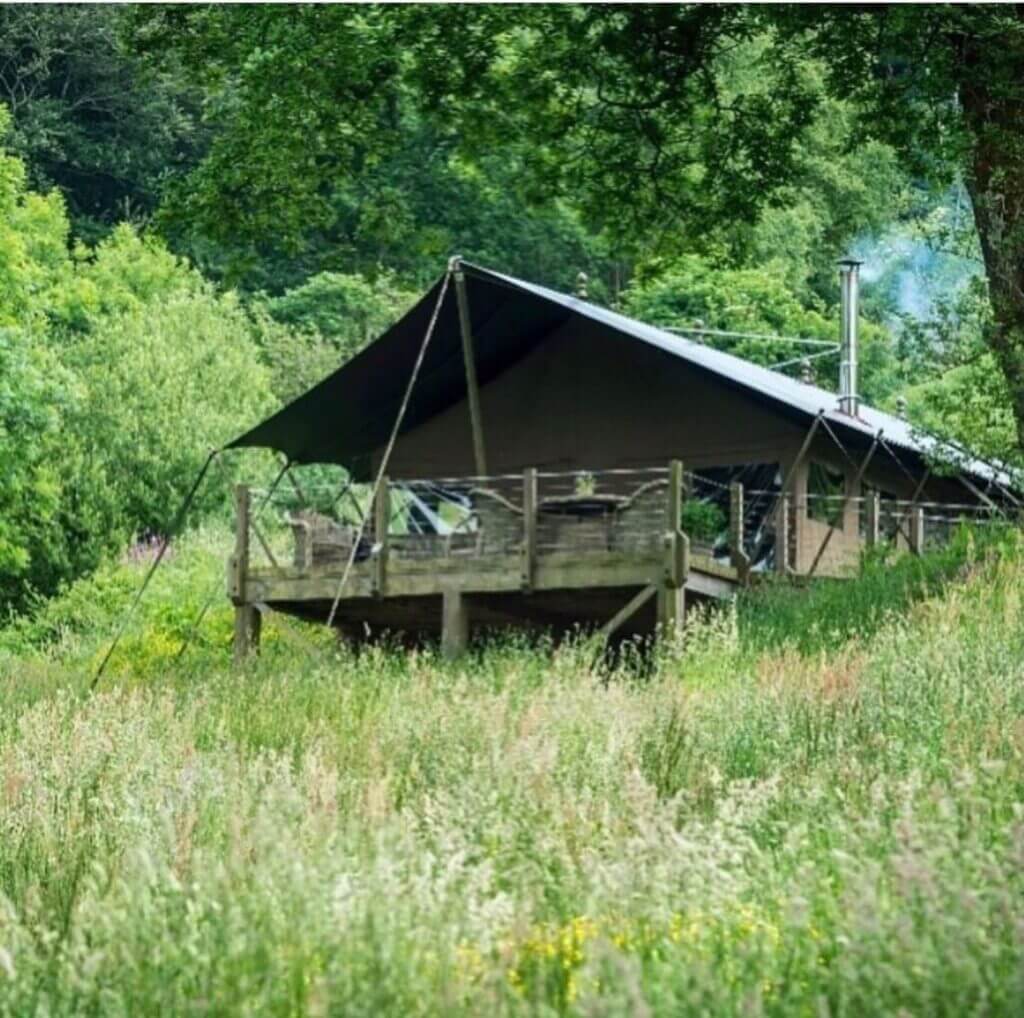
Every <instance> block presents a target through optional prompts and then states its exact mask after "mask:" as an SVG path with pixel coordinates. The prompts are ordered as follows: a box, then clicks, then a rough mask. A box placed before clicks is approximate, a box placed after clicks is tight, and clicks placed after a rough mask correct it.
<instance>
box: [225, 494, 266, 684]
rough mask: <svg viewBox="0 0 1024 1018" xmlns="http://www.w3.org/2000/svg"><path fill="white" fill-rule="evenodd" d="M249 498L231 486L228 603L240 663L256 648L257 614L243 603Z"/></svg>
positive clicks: (253, 606) (247, 571) (248, 605)
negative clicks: (232, 540) (231, 606)
mask: <svg viewBox="0 0 1024 1018" xmlns="http://www.w3.org/2000/svg"><path fill="white" fill-rule="evenodd" d="M251 507H252V497H251V495H250V492H249V486H248V485H246V484H238V485H236V486H235V553H234V555H233V556H232V559H231V590H230V593H231V600H232V601H233V602H234V605H235V630H234V658H235V662H236V663H237V664H241V663H242V662H243V661H244V660H245V659H246V657H248V655H249V653H250V651H252V650H256V649H257V648H258V647H259V641H260V613H259V612H258V611H257V610H256V606H255V605H251V604H249V603H248V602H247V601H246V579H247V576H248V573H249V532H250V525H251V519H250V511H251Z"/></svg>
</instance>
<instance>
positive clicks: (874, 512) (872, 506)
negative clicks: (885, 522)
mask: <svg viewBox="0 0 1024 1018" xmlns="http://www.w3.org/2000/svg"><path fill="white" fill-rule="evenodd" d="M881 519H882V502H881V498H880V496H879V494H878V492H877V491H871V492H869V493H868V494H867V496H866V497H865V499H864V543H865V544H866V545H867V546H868V547H869V548H875V547H877V546H878V541H879V537H880V533H881Z"/></svg>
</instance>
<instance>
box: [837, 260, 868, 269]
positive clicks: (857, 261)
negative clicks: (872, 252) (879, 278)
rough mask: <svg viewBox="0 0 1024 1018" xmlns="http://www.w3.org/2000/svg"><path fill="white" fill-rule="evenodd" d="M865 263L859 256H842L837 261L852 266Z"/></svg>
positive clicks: (838, 263) (839, 263)
mask: <svg viewBox="0 0 1024 1018" xmlns="http://www.w3.org/2000/svg"><path fill="white" fill-rule="evenodd" d="M863 264H864V262H862V261H861V260H860V259H859V258H840V259H839V261H838V262H836V265H847V266H849V267H850V268H854V267H856V266H858V265H863Z"/></svg>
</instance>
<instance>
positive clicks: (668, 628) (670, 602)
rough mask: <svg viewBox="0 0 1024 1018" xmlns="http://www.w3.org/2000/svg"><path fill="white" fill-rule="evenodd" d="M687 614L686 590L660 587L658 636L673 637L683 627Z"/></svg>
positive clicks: (665, 586) (664, 585)
mask: <svg viewBox="0 0 1024 1018" xmlns="http://www.w3.org/2000/svg"><path fill="white" fill-rule="evenodd" d="M685 613H686V588H685V587H669V586H668V585H666V584H664V583H663V584H662V585H661V586H660V587H658V635H659V636H672V635H674V634H675V633H677V632H678V631H679V630H680V629H681V628H682V625H683V617H684V615H685Z"/></svg>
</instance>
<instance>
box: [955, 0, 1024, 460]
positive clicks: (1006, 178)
mask: <svg viewBox="0 0 1024 1018" xmlns="http://www.w3.org/2000/svg"><path fill="white" fill-rule="evenodd" d="M1017 16H1018V17H1022V15H1021V14H1020V12H1017ZM994 49H998V47H993V45H992V40H985V41H984V42H982V41H981V40H978V39H974V40H968V41H964V40H961V49H960V52H961V61H962V70H963V73H962V74H961V88H960V101H961V103H962V105H963V115H964V124H965V126H966V128H967V134H968V138H969V143H970V146H971V151H970V159H969V162H968V173H967V180H966V185H967V190H968V192H969V193H970V196H971V204H972V206H973V208H974V222H975V225H976V226H977V229H978V238H979V240H980V242H981V251H982V256H983V258H984V261H985V274H986V276H987V277H988V287H989V298H990V300H991V303H992V317H993V324H992V328H991V330H990V332H989V334H988V335H987V336H986V342H987V343H988V346H989V348H990V349H991V350H992V353H993V354H994V355H995V357H996V360H997V361H998V363H999V366H1000V368H1001V369H1002V371H1003V374H1004V375H1005V376H1006V382H1007V385H1008V387H1009V390H1010V397H1011V400H1012V403H1013V412H1014V417H1015V420H1016V424H1017V446H1018V449H1019V450H1020V451H1022V452H1024V90H1022V84H1021V83H1022V82H1024V45H1022V44H1021V43H1020V41H1019V36H1018V37H1017V38H1014V39H1012V41H1011V39H1009V38H1008V39H1007V40H1006V45H1005V46H1004V47H1003V48H1001V51H1000V52H998V54H997V53H996V52H994ZM993 65H995V66H993Z"/></svg>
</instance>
